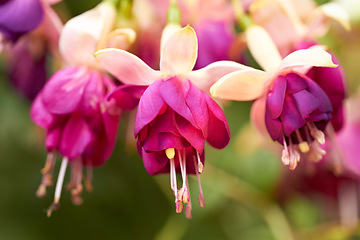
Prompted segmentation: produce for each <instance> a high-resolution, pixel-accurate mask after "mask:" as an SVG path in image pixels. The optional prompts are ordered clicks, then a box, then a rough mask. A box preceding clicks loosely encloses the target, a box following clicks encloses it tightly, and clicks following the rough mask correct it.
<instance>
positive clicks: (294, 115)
mask: <svg viewBox="0 0 360 240" xmlns="http://www.w3.org/2000/svg"><path fill="white" fill-rule="evenodd" d="M280 120H281V122H282V123H283V130H284V134H285V136H289V135H290V134H291V133H292V132H294V131H295V130H297V129H299V128H301V127H302V126H304V125H305V123H306V122H305V120H304V119H303V118H302V117H301V115H300V113H299V111H298V109H297V106H296V103H295V100H294V98H292V97H291V96H287V97H286V98H285V101H284V107H283V111H282V113H281V115H280Z"/></svg>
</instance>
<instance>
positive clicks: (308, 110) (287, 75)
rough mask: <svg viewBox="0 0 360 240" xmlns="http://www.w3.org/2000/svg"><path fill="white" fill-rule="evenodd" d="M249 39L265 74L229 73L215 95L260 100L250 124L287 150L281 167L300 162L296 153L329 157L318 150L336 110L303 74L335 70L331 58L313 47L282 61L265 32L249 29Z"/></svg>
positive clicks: (252, 71)
mask: <svg viewBox="0 0 360 240" xmlns="http://www.w3.org/2000/svg"><path fill="white" fill-rule="evenodd" d="M246 37H247V42H248V46H249V48H250V51H251V53H252V54H253V56H254V58H255V59H257V60H258V63H259V64H260V66H262V67H263V68H264V69H265V70H266V71H265V72H264V71H260V70H256V69H253V68H248V69H246V70H241V71H237V72H233V73H230V74H228V75H227V76H224V77H223V78H221V79H220V80H219V81H218V82H217V83H215V84H214V85H213V86H212V87H211V94H212V95H213V96H214V97H219V98H222V99H231V100H238V101H247V100H254V99H256V101H255V103H254V105H253V107H252V112H251V118H252V120H253V121H254V123H255V125H257V127H258V128H259V129H261V130H262V131H264V130H265V129H266V130H267V132H268V133H269V134H270V136H271V138H272V139H273V140H275V141H278V142H279V143H281V144H283V145H284V150H283V154H282V161H283V163H284V164H285V165H290V169H295V168H296V166H297V163H298V161H299V160H300V154H299V152H298V150H300V151H301V152H302V153H307V155H308V158H309V159H310V160H314V161H317V160H320V159H321V158H322V156H323V155H324V154H325V152H324V150H323V149H322V148H321V147H320V145H321V144H324V142H325V137H324V133H323V131H324V129H325V127H326V125H327V123H328V122H329V121H330V119H331V114H332V111H333V108H332V106H331V103H330V100H329V98H328V96H327V95H326V93H325V92H324V91H323V90H322V88H321V87H320V86H319V85H318V84H317V83H316V82H314V81H313V80H312V79H310V78H309V77H307V76H306V75H305V73H306V72H307V70H308V69H309V68H311V67H313V66H318V67H336V65H335V64H334V63H333V62H332V61H331V55H330V54H329V53H327V52H325V51H324V50H322V49H321V48H319V47H314V48H309V49H305V50H299V51H296V52H293V53H291V54H289V55H288V56H287V57H285V58H284V59H282V60H281V57H280V54H279V52H278V51H277V49H276V47H275V45H274V44H273V42H272V40H271V39H270V36H269V35H268V34H267V33H266V32H265V30H264V29H263V28H261V27H259V26H256V25H254V26H252V27H250V28H249V29H248V30H247V31H246ZM256 39H259V40H257V41H256ZM250 40H253V41H250ZM266 130H265V131H266Z"/></svg>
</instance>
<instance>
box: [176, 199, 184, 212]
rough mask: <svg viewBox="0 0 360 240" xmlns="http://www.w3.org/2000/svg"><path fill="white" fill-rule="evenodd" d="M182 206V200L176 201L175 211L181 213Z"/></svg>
mask: <svg viewBox="0 0 360 240" xmlns="http://www.w3.org/2000/svg"><path fill="white" fill-rule="evenodd" d="M183 208H184V205H183V203H182V201H177V202H176V213H181V212H182V210H183Z"/></svg>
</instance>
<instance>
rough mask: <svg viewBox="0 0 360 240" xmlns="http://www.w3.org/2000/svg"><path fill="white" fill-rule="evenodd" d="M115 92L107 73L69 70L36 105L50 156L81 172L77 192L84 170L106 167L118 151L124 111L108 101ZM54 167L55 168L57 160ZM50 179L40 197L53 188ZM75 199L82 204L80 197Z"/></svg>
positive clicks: (74, 177)
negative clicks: (57, 157) (119, 122)
mask: <svg viewBox="0 0 360 240" xmlns="http://www.w3.org/2000/svg"><path fill="white" fill-rule="evenodd" d="M113 89H115V84H114V83H113V82H112V80H111V79H110V78H109V77H107V76H106V75H105V74H104V73H101V72H99V71H97V70H92V69H90V68H87V67H69V68H65V69H62V70H59V71H58V72H56V73H55V74H54V75H53V76H52V77H51V78H50V79H49V82H48V83H47V84H46V85H45V87H44V88H43V90H42V91H41V92H40V94H39V95H38V96H37V98H36V99H35V101H34V103H33V105H32V108H31V118H32V120H33V121H34V122H35V123H37V124H38V125H39V126H41V127H43V128H44V129H46V130H47V132H46V148H47V150H48V152H49V153H50V155H54V154H55V153H57V152H59V153H60V154H61V155H63V156H64V158H65V159H66V160H67V161H68V162H70V163H72V164H73V166H76V167H74V168H75V169H76V171H79V172H77V173H75V174H73V175H72V183H73V184H74V187H75V188H76V187H78V188H81V187H80V186H81V175H82V170H81V169H82V166H86V167H88V169H89V168H92V167H93V166H100V165H102V164H104V162H105V161H106V160H107V159H108V158H109V157H110V154H111V153H112V150H113V148H114V145H115V138H116V132H117V126H118V121H119V117H120V111H119V109H118V108H117V107H116V106H115V104H114V102H108V101H107V95H108V93H109V91H111V90H113ZM50 158H51V159H52V158H53V157H50ZM50 163H51V164H50ZM50 163H49V164H50V165H52V166H53V164H54V159H53V160H51V161H50ZM49 174H51V173H49ZM46 176H47V174H45V175H44V177H45V179H44V178H43V182H42V185H41V186H40V188H39V191H38V195H44V194H45V187H46V186H48V185H49V184H48V183H47V180H46V178H47V177H46ZM79 176H80V177H79ZM90 178H91V176H90ZM90 180H91V179H88V184H89V183H90V182H89V181H90ZM73 197H74V202H76V203H79V202H80V200H81V199H80V198H79V193H77V194H73Z"/></svg>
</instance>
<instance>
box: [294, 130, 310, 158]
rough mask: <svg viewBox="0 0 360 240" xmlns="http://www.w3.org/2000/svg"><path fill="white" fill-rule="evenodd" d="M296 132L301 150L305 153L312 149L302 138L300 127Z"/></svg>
mask: <svg viewBox="0 0 360 240" xmlns="http://www.w3.org/2000/svg"><path fill="white" fill-rule="evenodd" d="M295 134H296V137H297V139H298V141H299V144H298V146H299V149H300V151H301V152H303V153H307V152H308V151H309V150H310V148H309V144H308V143H307V142H305V141H304V140H303V139H302V137H301V134H300V132H299V130H298V129H296V130H295Z"/></svg>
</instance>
